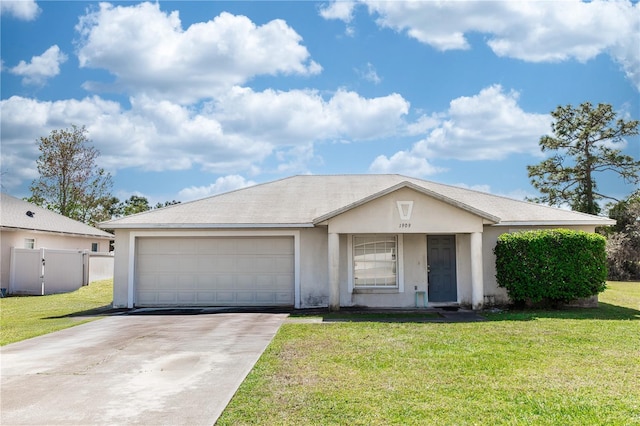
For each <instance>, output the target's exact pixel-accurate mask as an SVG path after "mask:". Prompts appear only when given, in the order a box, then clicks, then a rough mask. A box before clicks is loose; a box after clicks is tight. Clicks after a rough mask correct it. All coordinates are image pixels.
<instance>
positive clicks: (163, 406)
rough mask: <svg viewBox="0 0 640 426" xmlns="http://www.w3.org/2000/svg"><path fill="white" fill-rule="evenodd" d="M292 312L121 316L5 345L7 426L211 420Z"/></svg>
mask: <svg viewBox="0 0 640 426" xmlns="http://www.w3.org/2000/svg"><path fill="white" fill-rule="evenodd" d="M286 317H287V315H286V314H270V313H218V314H208V315H139V316H136V315H116V316H110V317H106V318H103V319H100V320H97V321H94V322H91V323H88V324H83V325H79V326H77V327H73V328H69V329H66V330H62V331H59V332H55V333H52V334H48V335H45V336H40V337H36V338H33V339H29V340H25V341H22V342H18V343H14V344H11V345H7V346H4V347H2V348H1V349H0V362H1V388H0V390H1V392H2V394H1V406H0V424H2V425H3V426H4V425H106V424H109V425H113V424H118V425H135V424H139V425H212V424H214V423H215V421H216V420H217V418H218V417H219V415H220V414H221V413H222V411H223V410H224V408H225V407H226V405H227V404H228V402H229V400H230V399H231V397H232V396H233V395H234V393H235V392H236V390H237V388H238V386H239V385H240V384H241V383H242V381H243V380H244V378H245V377H246V375H247V374H248V373H249V371H250V370H251V368H253V365H254V364H255V362H256V361H257V360H258V358H259V357H260V356H261V354H262V352H263V351H264V349H265V348H266V346H267V345H268V344H269V342H270V341H271V339H272V338H273V336H274V335H275V333H276V332H277V330H278V328H279V327H280V325H281V324H282V323H283V322H284V320H285V319H286Z"/></svg>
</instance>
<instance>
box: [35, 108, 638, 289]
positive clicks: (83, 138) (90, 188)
mask: <svg viewBox="0 0 640 426" xmlns="http://www.w3.org/2000/svg"><path fill="white" fill-rule="evenodd" d="M551 116H552V117H553V119H554V121H553V123H552V126H551V131H552V134H551V135H544V136H542V137H541V138H540V141H539V145H540V149H541V151H542V152H547V153H549V154H550V155H549V156H548V158H547V159H545V160H543V161H542V162H540V163H539V164H535V165H530V166H527V171H528V176H529V178H530V180H531V184H532V185H533V187H534V188H535V189H537V190H538V191H539V193H540V196H538V197H536V198H533V199H529V201H532V202H536V203H544V204H548V205H551V206H556V207H562V206H568V207H570V208H571V209H572V210H574V211H579V212H583V213H588V214H594V215H598V214H600V213H601V212H602V208H603V206H604V208H605V209H607V210H608V214H609V217H610V218H612V219H616V220H617V224H616V225H615V226H612V227H607V228H606V229H600V230H598V232H600V233H602V234H604V235H605V236H606V237H607V241H608V242H607V254H608V257H609V273H610V277H611V278H615V279H628V278H635V279H638V278H640V190H636V191H634V192H633V193H632V194H630V195H629V196H628V197H627V198H624V199H616V198H615V197H613V196H612V195H610V194H604V193H602V192H601V191H600V189H599V187H598V181H597V177H598V176H600V175H602V174H603V173H605V172H606V173H613V174H616V175H618V176H619V177H620V178H621V179H622V180H623V181H624V182H627V183H630V184H635V185H636V186H637V185H638V183H640V161H637V160H636V159H634V158H633V157H631V156H629V155H624V154H623V153H622V151H621V150H620V149H617V146H618V145H616V144H617V143H619V142H621V141H623V140H624V138H625V137H629V136H635V135H638V124H639V122H638V120H624V119H622V118H619V117H618V115H617V113H616V112H615V111H614V110H613V108H612V106H611V105H609V104H598V105H597V106H594V105H592V104H591V103H590V102H585V103H583V104H581V105H579V106H578V107H574V106H572V105H566V106H558V107H557V108H556V109H555V110H554V111H552V112H551ZM38 148H39V150H40V156H39V158H38V160H37V162H36V165H37V169H38V174H39V177H38V179H36V180H34V181H33V183H32V185H31V188H30V189H31V194H32V195H31V197H30V198H29V199H28V201H30V202H33V203H35V204H37V205H40V206H43V207H46V208H48V209H50V210H53V211H56V212H58V213H60V214H62V215H64V216H67V217H70V218H72V219H75V220H78V221H80V222H84V223H87V224H89V225H95V224H97V223H99V222H102V221H105V220H109V219H112V218H117V217H122V216H128V215H131V214H136V213H140V212H144V211H147V210H151V209H157V208H162V207H167V206H170V205H173V204H177V203H179V202H178V201H175V200H174V201H166V202H164V203H158V204H156V205H155V206H153V207H152V206H151V205H150V204H149V201H148V200H147V199H146V198H145V197H142V196H138V195H132V196H131V197H130V198H129V199H127V200H125V201H120V200H118V198H116V197H114V196H113V195H112V194H111V188H112V185H113V182H112V177H111V175H110V174H109V173H108V172H106V171H105V170H104V169H103V168H100V167H98V166H97V165H96V159H97V158H98V156H99V152H98V150H97V149H96V148H94V147H93V146H91V144H90V140H89V139H88V137H87V130H86V128H85V127H84V126H82V127H78V126H75V125H72V126H71V128H67V129H61V130H53V131H52V132H51V134H49V136H46V137H41V138H40V139H39V141H38Z"/></svg>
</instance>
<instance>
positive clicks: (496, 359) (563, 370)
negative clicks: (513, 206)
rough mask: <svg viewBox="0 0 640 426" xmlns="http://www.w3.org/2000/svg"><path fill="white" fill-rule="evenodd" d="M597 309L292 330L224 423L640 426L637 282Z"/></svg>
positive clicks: (607, 296) (272, 348) (614, 286)
mask: <svg viewBox="0 0 640 426" xmlns="http://www.w3.org/2000/svg"><path fill="white" fill-rule="evenodd" d="M600 300H601V301H602V302H603V303H602V304H601V307H600V308H597V309H586V310H570V311H568V312H564V311H536V312H530V313H525V312H505V313H500V314H490V315H487V317H488V318H489V321H485V322H475V323H450V324H441V323H417V322H404V323H393V322H392V323H388V322H384V321H376V320H375V319H373V318H372V320H371V321H358V322H334V323H328V324H326V323H325V324H285V325H283V326H282V327H281V329H280V331H279V332H278V334H277V336H276V337H275V339H274V340H273V342H272V343H271V344H270V345H269V347H268V348H267V350H266V351H265V353H264V354H263V356H262V357H261V358H260V360H259V361H258V363H257V364H256V366H255V368H254V369H253V370H252V372H251V373H250V374H249V375H248V376H247V379H246V380H245V382H244V383H243V384H242V385H241V387H240V389H239V390H238V392H237V393H236V395H235V396H234V398H233V399H232V401H231V402H230V404H229V405H228V407H227V408H226V410H225V411H224V413H223V414H222V416H221V417H220V419H219V420H218V424H219V425H238V424H240V425H242V424H267V425H269V424H278V425H299V424H322V425H326V424H353V425H392V424H397V425H400V424H402V425H424V424H438V425H440V424H456V425H466V424H496V425H519V424H527V425H528V424H536V425H557V424H562V425H584V424H589V425H625V426H626V425H634V424H635V425H640V362H638V359H639V357H640V283H616V282H611V283H609V288H608V289H607V290H606V291H605V293H603V294H602V295H601V297H600ZM581 312H582V314H581Z"/></svg>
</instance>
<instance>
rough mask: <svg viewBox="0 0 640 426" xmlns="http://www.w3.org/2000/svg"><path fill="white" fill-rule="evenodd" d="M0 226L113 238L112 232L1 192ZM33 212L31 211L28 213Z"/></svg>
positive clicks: (3, 227)
mask: <svg viewBox="0 0 640 426" xmlns="http://www.w3.org/2000/svg"><path fill="white" fill-rule="evenodd" d="M1 196H2V197H1V198H0V228H1V229H3V230H4V229H24V230H29V231H44V232H55V233H62V234H73V235H77V236H90V237H94V238H113V235H112V234H109V233H108V232H105V231H103V230H101V229H98V228H94V227H93V226H89V225H85V224H84V223H82V222H78V221H76V220H73V219H69V218H68V217H66V216H63V215H61V214H58V213H56V212H53V211H51V210H47V209H45V208H42V207H38V206H36V205H35V204H31V203H29V202H27V201H24V200H21V199H19V198H16V197H12V196H11V195H8V194H4V193H2V194H1ZM28 212H31V213H28Z"/></svg>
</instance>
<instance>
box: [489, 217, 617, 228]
mask: <svg viewBox="0 0 640 426" xmlns="http://www.w3.org/2000/svg"><path fill="white" fill-rule="evenodd" d="M615 224H616V221H615V220H613V219H604V218H603V219H602V220H598V221H594V220H523V221H517V220H512V221H503V222H500V223H496V224H494V225H492V226H563V225H564V226H580V225H588V226H609V225H615Z"/></svg>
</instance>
